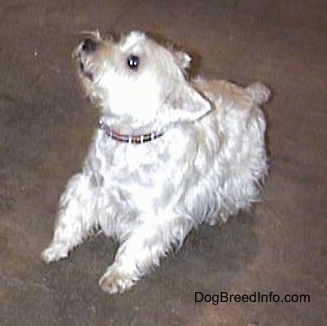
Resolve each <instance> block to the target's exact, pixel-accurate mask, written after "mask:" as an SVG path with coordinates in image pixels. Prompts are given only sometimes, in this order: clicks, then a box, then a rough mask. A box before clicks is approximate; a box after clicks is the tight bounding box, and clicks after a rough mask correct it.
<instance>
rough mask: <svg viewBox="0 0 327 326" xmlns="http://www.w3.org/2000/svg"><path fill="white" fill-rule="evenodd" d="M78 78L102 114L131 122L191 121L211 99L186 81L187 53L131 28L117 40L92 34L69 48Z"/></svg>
mask: <svg viewBox="0 0 327 326" xmlns="http://www.w3.org/2000/svg"><path fill="white" fill-rule="evenodd" d="M74 58H75V61H76V63H77V71H78V77H79V79H80V80H81V84H82V86H83V89H84V90H85V93H86V95H87V96H89V97H90V99H91V100H92V101H93V102H95V103H96V104H97V105H98V106H99V107H100V109H101V111H102V113H103V114H105V115H108V116H113V117H115V119H116V120H117V121H118V120H120V119H121V120H122V121H125V122H126V123H130V124H131V125H135V126H142V125H149V124H151V125H153V124H154V125H156V126H158V127H165V126H167V125H169V124H172V123H175V122H178V121H195V120H197V119H200V118H201V117H202V116H204V115H205V114H206V113H207V112H208V111H209V110H210V109H211V105H210V102H209V101H208V100H207V99H206V98H204V97H203V96H202V95H201V94H199V93H198V92H197V91H196V90H195V89H194V88H193V87H192V86H191V85H190V83H189V82H188V81H187V80H186V78H185V74H186V69H187V68H188V67H189V65H190V62H191V58H190V56H189V55H188V54H186V53H184V52H181V51H174V50H171V49H168V48H166V47H163V46H161V45H159V44H158V43H156V42H155V41H153V40H152V39H150V38H148V37H147V36H146V35H145V34H143V33H141V32H138V31H133V32H130V33H129V34H128V35H127V36H124V37H122V38H121V39H120V40H119V41H114V40H111V39H106V40H105V39H102V38H101V36H100V34H99V33H98V32H95V33H91V34H90V35H89V36H88V37H87V38H86V39H85V40H84V41H83V42H82V43H81V44H80V45H78V47H77V48H76V49H75V51H74Z"/></svg>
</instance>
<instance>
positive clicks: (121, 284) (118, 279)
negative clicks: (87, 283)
mask: <svg viewBox="0 0 327 326" xmlns="http://www.w3.org/2000/svg"><path fill="white" fill-rule="evenodd" d="M134 283H135V281H134V280H133V278H132V277H131V276H130V275H128V274H126V273H124V272H123V271H122V270H120V269H119V268H118V267H117V266H115V265H112V266H110V267H109V268H108V270H107V272H106V273H105V274H103V276H102V277H101V279H100V281H99V286H100V287H101V289H102V290H103V291H105V292H107V293H110V294H115V293H122V292H124V291H125V290H127V289H129V288H131V287H132V286H133V285H134Z"/></svg>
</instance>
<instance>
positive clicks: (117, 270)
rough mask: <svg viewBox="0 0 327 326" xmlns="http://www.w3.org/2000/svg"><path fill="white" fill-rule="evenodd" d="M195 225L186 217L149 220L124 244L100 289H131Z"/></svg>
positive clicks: (119, 291) (118, 290)
mask: <svg viewBox="0 0 327 326" xmlns="http://www.w3.org/2000/svg"><path fill="white" fill-rule="evenodd" d="M154 219H156V218H154ZM192 226H193V221H192V220H191V219H188V218H186V217H175V218H169V219H166V220H165V219H158V220H155V221H153V220H152V219H150V220H149V221H147V220H145V222H144V223H143V224H142V225H140V226H139V227H137V228H136V229H135V230H133V231H132V233H131V234H130V236H129V238H128V239H127V240H126V241H125V242H124V243H122V244H121V246H120V247H119V249H118V251H117V254H116V257H115V261H114V263H113V264H112V265H111V266H109V268H108V269H107V271H106V273H105V274H104V275H103V276H102V278H101V279H100V281H99V285H100V287H101V288H102V289H103V290H104V291H106V292H109V293H111V294H113V293H122V292H124V291H125V290H127V289H129V288H130V287H131V286H132V285H134V284H135V283H136V282H137V281H138V279H139V278H140V277H141V276H142V275H144V274H145V273H147V272H148V271H149V270H151V269H152V268H153V267H154V266H157V265H159V260H160V258H161V257H162V256H164V255H165V254H167V253H168V252H169V251H170V250H171V248H172V246H173V245H176V246H179V245H181V244H182V243H183V240H184V238H185V236H186V235H187V234H188V232H189V231H190V230H191V228H192Z"/></svg>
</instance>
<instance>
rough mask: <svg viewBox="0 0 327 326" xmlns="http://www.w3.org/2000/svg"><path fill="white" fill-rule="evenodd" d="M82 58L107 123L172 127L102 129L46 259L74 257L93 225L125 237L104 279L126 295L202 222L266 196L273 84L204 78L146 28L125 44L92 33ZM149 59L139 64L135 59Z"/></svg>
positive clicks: (65, 202) (82, 71) (82, 74)
mask: <svg viewBox="0 0 327 326" xmlns="http://www.w3.org/2000/svg"><path fill="white" fill-rule="evenodd" d="M91 40H92V42H94V44H95V45H96V48H95V49H92V50H86V49H85V46H83V44H84V43H85V42H84V43H82V44H81V45H79V46H78V47H77V49H76V50H75V52H74V56H75V59H76V62H77V67H78V75H79V78H80V81H81V84H82V86H83V88H84V90H85V92H86V94H87V95H88V96H89V97H90V99H91V100H92V101H93V102H94V103H95V104H96V105H98V107H99V108H100V112H101V120H102V121H104V122H105V123H106V124H107V125H108V126H109V127H110V128H111V129H113V130H115V131H116V132H119V133H127V134H139V133H149V132H153V131H164V134H163V136H161V137H160V138H158V139H155V140H153V141H150V142H147V143H143V144H128V143H121V142H118V141H116V140H113V139H111V138H109V137H108V136H107V135H106V133H105V132H104V130H101V129H98V130H97V131H96V133H95V136H94V139H93V142H92V144H91V147H90V150H89V153H88V155H87V157H86V160H85V164H84V167H83V171H82V172H81V173H79V174H77V175H75V176H73V177H72V178H71V179H70V181H69V182H68V185H67V188H66V190H65V192H64V193H63V195H62V197H61V199H60V210H59V214H58V219H57V224H56V228H55V232H54V238H53V241H52V243H51V244H50V246H49V247H48V248H47V249H46V250H45V251H44V252H43V253H42V256H43V259H44V260H45V261H46V262H51V261H57V260H59V259H60V258H63V257H66V256H67V255H68V253H69V251H70V250H72V249H73V248H74V247H75V246H77V245H78V244H80V243H81V242H82V241H83V239H84V238H85V237H87V236H88V235H89V234H91V233H92V231H93V230H95V229H98V228H100V229H101V230H103V232H104V233H105V234H106V235H107V236H112V237H115V238H116V239H118V241H120V243H121V244H120V247H119V249H118V252H117V254H116V257H115V261H114V262H113V264H112V265H111V266H110V267H109V268H108V270H107V272H106V273H105V274H104V275H103V277H102V278H101V280H100V286H101V287H102V289H103V290H105V291H107V292H109V293H115V292H123V291H124V290H126V289H128V288H130V287H131V286H132V285H133V284H134V283H135V282H136V281H137V280H138V279H139V278H140V277H141V276H142V275H143V274H145V273H146V272H148V271H149V270H150V269H151V268H152V267H153V266H155V265H158V264H159V259H160V257H162V256H164V255H165V254H167V253H168V252H169V250H171V248H172V246H180V245H181V244H182V243H183V240H184V239H185V237H186V235H187V234H188V232H189V231H190V230H191V229H192V228H193V227H195V226H197V225H199V224H201V223H202V222H208V223H210V224H215V223H216V222H221V221H223V222H224V221H226V220H227V218H228V216H230V215H234V214H237V212H238V211H239V210H240V209H247V208H249V207H250V206H251V203H253V202H256V201H258V192H259V189H260V184H261V181H262V180H263V178H264V176H265V175H266V172H267V158H266V151H265V141H264V133H265V125H266V124H265V119H264V116H263V113H262V111H261V110H260V108H259V107H258V106H259V105H261V104H264V103H265V102H266V101H267V100H268V98H269V90H268V89H267V88H266V87H265V86H264V85H262V84H259V83H256V84H253V85H250V86H249V87H247V88H245V89H243V88H241V87H239V86H236V85H234V84H231V83H229V82H226V81H205V80H201V79H196V80H193V81H190V82H188V81H187V80H186V79H185V71H184V69H185V68H187V67H188V66H189V64H190V57H189V56H188V55H187V54H184V53H182V52H174V51H173V50H168V49H167V48H164V47H162V46H160V45H158V44H157V43H155V42H154V41H152V40H151V39H149V38H147V37H146V36H145V35H144V34H142V33H140V32H131V33H130V34H129V35H127V36H126V37H123V38H122V39H121V41H120V42H114V41H111V40H103V39H101V37H100V35H99V34H98V33H95V34H93V35H92V36H91ZM131 54H133V55H137V56H138V57H139V59H140V64H139V67H138V68H137V69H136V70H132V69H130V68H129V67H128V65H127V63H126V60H127V58H128V57H129V56H130V55H131Z"/></svg>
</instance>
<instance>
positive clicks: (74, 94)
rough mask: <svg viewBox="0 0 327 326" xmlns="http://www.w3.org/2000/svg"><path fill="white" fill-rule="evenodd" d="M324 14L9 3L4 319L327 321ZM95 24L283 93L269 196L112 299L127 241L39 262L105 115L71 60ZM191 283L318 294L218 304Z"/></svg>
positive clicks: (278, 4)
mask: <svg viewBox="0 0 327 326" xmlns="http://www.w3.org/2000/svg"><path fill="white" fill-rule="evenodd" d="M326 13H327V2H326V1H325V0H314V1H307V0H297V1H295V0H286V1H281V0H247V1H241V0H217V1H213V0H211V1H210V0H202V1H191V0H188V1H186V0H185V1H177V0H176V1H172V0H166V1H155V0H152V1H150V0H144V1H138V0H134V1H131V0H110V1H109V0H106V1H105V0H98V1H88V0H83V1H64V0H56V1H42V0H29V1H27V0H1V4H0V325H1V326H7V325H8V326H9V325H15V326H17V325H18V326H20V325H61V326H62V325H78V326H83V325H246V326H250V325H252V326H254V325H256V326H263V325H265V326H266V325H274V326H276V325H279V326H280V325H288V326H289V325H297V326H299V325H325V322H326V308H327V307H326V291H327V289H326V271H327V269H326V266H327V263H326V208H325V203H326V198H327V196H326V178H327V171H326V170H327V169H326V161H327V155H326V154H327V153H326V130H327V129H326V125H327V121H326V95H327V87H326V84H327V60H326V59H327V18H326V17H327V16H326ZM96 28H99V29H100V30H101V31H103V32H109V31H114V32H116V33H121V32H127V31H129V30H131V29H135V28H137V29H142V30H144V31H150V32H154V33H159V34H161V35H163V36H164V37H165V38H167V39H169V40H171V41H173V42H174V43H176V44H178V45H181V46H183V47H184V48H185V49H187V50H189V51H190V52H191V53H193V54H195V63H196V66H197V70H198V72H199V73H201V74H203V75H205V76H208V77H216V78H222V79H230V80H233V81H237V82H239V83H242V84H246V83H248V82H250V81H254V80H262V81H264V82H266V83H267V84H269V85H271V87H272V88H273V90H274V98H273V100H272V101H271V102H270V103H269V105H268V107H267V115H268V117H269V124H270V127H269V133H268V140H269V148H270V152H271V173H270V176H269V178H268V180H267V184H266V187H265V190H264V193H263V201H262V203H261V204H260V205H258V206H257V207H256V209H255V210H254V211H253V212H251V213H248V214H241V215H240V216H237V217H235V218H233V219H231V220H230V221H229V222H228V223H227V224H226V225H224V226H222V227H213V228H210V227H208V226H204V227H202V228H200V229H199V230H198V231H194V232H192V233H191V234H190V236H189V237H188V238H187V241H186V243H185V245H184V247H183V248H182V249H181V250H180V251H179V252H177V253H176V254H175V255H173V256H170V257H169V258H167V259H165V260H164V261H163V262H162V266H161V268H159V269H157V270H156V271H155V272H153V273H152V274H151V275H149V276H148V277H147V278H145V279H143V280H142V281H141V282H140V283H139V284H138V285H137V286H136V287H135V288H133V290H131V291H129V292H127V293H125V294H123V295H116V296H108V295H106V294H104V293H102V292H101V291H100V290H99V288H98V287H97V281H98V279H99V277H100V276H101V274H102V273H103V271H104V270H105V268H106V266H107V265H108V264H109V263H110V261H111V260H112V258H113V255H114V252H115V249H116V248H117V246H116V245H115V244H114V243H113V242H112V241H111V240H110V239H106V238H104V237H102V236H98V237H96V238H95V239H92V240H90V241H88V242H87V243H86V244H84V245H83V246H81V247H79V248H78V249H77V250H75V251H74V252H73V253H72V254H71V256H70V257H69V259H68V260H65V261H61V262H59V263H58V264H55V265H51V266H46V265H44V264H43V263H42V262H41V261H40V252H41V251H42V249H44V247H45V246H46V245H47V244H48V242H49V240H50V238H51V235H52V229H53V223H54V219H55V214H56V209H57V201H58V197H59V195H60V193H61V192H62V190H63V189H64V186H65V183H66V181H67V178H68V177H69V176H70V175H71V174H72V173H74V172H76V171H78V170H79V169H80V167H81V164H82V161H83V157H84V155H85V154H86V151H87V148H88V143H89V141H90V137H91V135H92V132H93V130H94V128H95V126H96V121H97V117H96V112H95V110H94V109H93V108H92V107H91V105H90V104H89V103H88V102H87V101H86V100H85V99H83V98H82V96H81V93H80V92H79V90H78V87H77V86H76V83H75V78H74V71H73V65H72V62H71V51H72V49H73V47H74V46H75V45H76V44H77V43H78V42H79V41H80V39H81V35H80V34H79V32H80V31H83V30H93V29H96ZM200 59H201V60H200ZM195 291H202V292H204V293H211V294H215V293H219V292H220V291H226V292H229V293H231V294H245V293H247V294H251V293H253V292H259V291H260V292H261V293H268V294H269V293H270V292H271V291H273V293H274V294H278V295H280V296H282V295H284V294H309V295H310V299H311V302H310V303H308V302H307V303H300V302H293V303H285V302H279V303H274V302H270V303H259V302H257V303H253V302H252V303H251V302H248V303H241V302H240V303H237V302H228V303H220V304H218V305H213V304H212V303H209V302H208V303H205V302H202V303H195V302H194V301H195V300H194V292H195Z"/></svg>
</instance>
